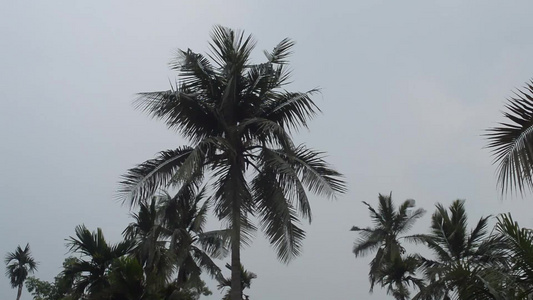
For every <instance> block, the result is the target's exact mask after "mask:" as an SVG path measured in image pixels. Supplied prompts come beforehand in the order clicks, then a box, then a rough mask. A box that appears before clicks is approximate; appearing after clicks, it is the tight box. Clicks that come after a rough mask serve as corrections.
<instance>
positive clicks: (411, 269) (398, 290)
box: [376, 255, 424, 300]
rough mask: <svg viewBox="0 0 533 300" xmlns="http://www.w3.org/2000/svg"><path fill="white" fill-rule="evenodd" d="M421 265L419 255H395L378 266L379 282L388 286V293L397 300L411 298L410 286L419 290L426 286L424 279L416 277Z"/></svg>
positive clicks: (377, 276) (383, 285)
mask: <svg viewBox="0 0 533 300" xmlns="http://www.w3.org/2000/svg"><path fill="white" fill-rule="evenodd" d="M420 265H421V261H420V259H419V257H418V256H417V255H395V256H393V257H391V258H390V259H389V260H386V261H383V262H382V265H381V266H380V267H379V268H378V271H377V272H378V273H377V274H376V278H377V279H376V280H377V283H378V284H380V285H381V286H382V287H387V294H390V295H392V296H393V297H394V298H395V299H397V300H407V299H410V298H409V297H410V295H411V292H410V286H412V287H416V288H418V289H419V290H421V289H422V288H424V281H423V280H422V279H420V278H417V277H415V275H416V272H417V271H418V268H419V267H420Z"/></svg>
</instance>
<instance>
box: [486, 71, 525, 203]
mask: <svg viewBox="0 0 533 300" xmlns="http://www.w3.org/2000/svg"><path fill="white" fill-rule="evenodd" d="M505 107H506V108H507V110H508V112H504V117H505V118H506V119H507V121H506V122H503V123H500V124H499V126H497V127H494V128H491V129H489V130H488V133H487V134H486V136H487V138H488V140H489V144H488V148H491V149H492V153H493V156H494V163H497V164H498V170H497V173H498V185H499V186H500V187H501V190H502V193H504V192H507V191H508V190H512V189H518V191H519V192H520V193H523V192H524V190H525V188H526V187H528V188H532V187H533V181H532V176H531V175H532V172H533V169H532V164H533V81H530V82H529V83H527V84H526V87H525V88H524V90H518V91H517V92H516V93H515V97H512V98H511V99H509V100H508V103H507V105H506V106H505Z"/></svg>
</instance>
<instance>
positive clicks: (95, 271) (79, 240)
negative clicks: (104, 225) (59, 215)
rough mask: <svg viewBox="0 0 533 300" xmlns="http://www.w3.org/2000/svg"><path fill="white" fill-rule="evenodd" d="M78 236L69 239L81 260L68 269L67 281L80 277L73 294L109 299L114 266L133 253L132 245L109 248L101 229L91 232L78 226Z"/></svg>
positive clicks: (124, 244)
mask: <svg viewBox="0 0 533 300" xmlns="http://www.w3.org/2000/svg"><path fill="white" fill-rule="evenodd" d="M75 231H76V237H70V238H69V239H68V240H67V244H68V245H69V246H70V251H71V252H77V253H80V254H81V256H82V257H81V259H76V261H73V262H71V263H70V264H69V265H67V266H66V267H65V270H64V271H63V274H64V276H65V277H66V278H77V281H76V282H75V283H74V293H75V294H76V295H78V296H81V295H84V294H85V295H87V296H88V297H89V299H106V298H105V297H106V295H107V294H106V293H108V291H109V287H110V283H109V278H108V277H107V275H108V273H109V271H110V267H111V264H112V263H113V261H114V260H115V259H118V258H120V257H122V256H124V255H127V254H128V253H130V252H131V249H132V248H133V242H132V241H130V240H126V241H121V242H119V243H117V244H114V245H110V244H108V243H107V241H106V240H105V238H104V234H103V232H102V230H101V229H100V228H98V229H97V230H96V232H90V231H89V230H88V229H87V227H85V225H79V226H77V227H76V230H75Z"/></svg>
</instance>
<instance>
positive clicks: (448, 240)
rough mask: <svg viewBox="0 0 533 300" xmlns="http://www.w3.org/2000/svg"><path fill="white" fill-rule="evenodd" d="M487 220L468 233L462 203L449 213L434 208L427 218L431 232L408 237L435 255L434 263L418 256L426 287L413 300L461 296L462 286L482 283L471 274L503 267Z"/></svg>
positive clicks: (500, 245)
mask: <svg viewBox="0 0 533 300" xmlns="http://www.w3.org/2000/svg"><path fill="white" fill-rule="evenodd" d="M488 219H489V217H482V218H480V220H479V221H478V223H477V224H476V226H475V227H474V229H473V230H471V231H470V232H469V231H468V228H467V226H468V218H467V214H466V211H465V208H464V200H456V201H454V202H453V203H452V204H451V205H450V207H449V213H448V210H447V209H446V208H445V207H444V206H442V204H437V210H436V211H435V213H434V214H433V215H432V218H431V232H430V233H429V234H419V235H413V236H410V237H409V239H410V240H412V241H415V242H421V243H424V244H426V245H427V246H428V248H429V249H430V250H432V252H433V253H434V254H435V259H427V258H423V257H421V256H420V259H421V260H422V262H423V265H422V268H423V270H424V274H425V276H426V279H427V281H428V285H427V286H426V288H424V289H422V290H421V291H420V292H419V293H418V294H417V295H416V296H415V298H414V299H435V297H438V298H442V299H450V298H451V297H452V296H453V295H462V294H463V293H465V291H466V290H465V287H466V286H469V285H472V284H480V283H482V282H479V281H478V280H477V278H478V277H477V276H473V274H476V273H477V272H478V271H479V270H482V269H486V268H490V267H492V266H493V265H495V264H505V263H506V262H505V261H506V258H505V257H504V255H503V251H504V244H503V243H502V241H501V239H499V238H498V237H493V236H489V234H488V232H487V223H488ZM463 298H464V296H462V297H460V299H463Z"/></svg>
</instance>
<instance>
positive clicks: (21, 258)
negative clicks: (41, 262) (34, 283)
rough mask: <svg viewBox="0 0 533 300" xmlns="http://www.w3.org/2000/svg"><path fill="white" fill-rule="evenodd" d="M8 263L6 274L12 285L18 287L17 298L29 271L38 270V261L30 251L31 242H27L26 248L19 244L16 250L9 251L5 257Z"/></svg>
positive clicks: (20, 293)
mask: <svg viewBox="0 0 533 300" xmlns="http://www.w3.org/2000/svg"><path fill="white" fill-rule="evenodd" d="M4 261H5V263H6V276H7V277H9V280H10V281H11V287H12V288H17V289H18V290H17V300H19V299H20V295H22V287H23V286H24V281H25V280H26V278H27V277H28V274H29V273H33V272H35V271H36V270H37V262H36V261H35V260H34V259H33V257H32V256H31V252H30V244H26V247H24V250H22V248H20V246H17V249H16V250H15V252H9V253H7V254H6V257H5V259H4Z"/></svg>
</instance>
